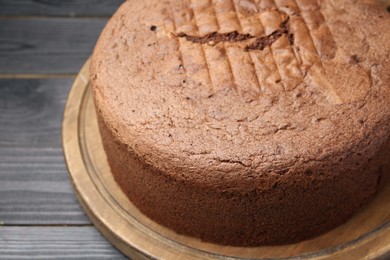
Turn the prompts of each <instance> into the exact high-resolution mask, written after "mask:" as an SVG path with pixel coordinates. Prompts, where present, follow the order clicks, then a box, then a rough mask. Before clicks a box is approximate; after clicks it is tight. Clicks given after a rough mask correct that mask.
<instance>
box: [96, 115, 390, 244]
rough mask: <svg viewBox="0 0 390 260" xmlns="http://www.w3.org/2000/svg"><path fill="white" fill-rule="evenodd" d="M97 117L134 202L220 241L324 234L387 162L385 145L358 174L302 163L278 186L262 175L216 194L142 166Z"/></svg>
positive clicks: (360, 200)
mask: <svg viewBox="0 0 390 260" xmlns="http://www.w3.org/2000/svg"><path fill="white" fill-rule="evenodd" d="M98 118H99V126H100V132H101V136H102V139H103V144H104V148H105V151H106V153H107V158H108V161H109V164H110V167H111V171H112V173H113V175H114V178H115V180H116V182H117V183H118V185H119V186H120V187H121V189H122V190H123V192H124V193H125V194H126V195H127V197H128V198H129V199H130V200H131V201H132V203H133V204H134V205H135V206H137V207H138V208H139V209H140V210H141V211H142V212H143V213H144V214H145V215H146V216H148V217H149V218H151V219H152V220H154V221H156V222H157V223H159V224H162V225H164V226H166V227H168V228H171V229H173V230H174V231H176V232H178V233H180V234H185V235H190V236H194V237H197V238H201V239H202V240H204V241H207V242H213V243H218V244H225V245H233V246H258V245H279V244H286V243H294V242H299V241H302V240H305V239H309V238H312V237H315V236H317V235H319V234H321V233H323V232H325V231H328V230H329V229H331V228H334V227H336V226H338V225H340V224H342V223H344V222H345V221H346V220H347V219H348V218H349V217H350V216H351V215H352V214H353V213H355V211H356V210H357V209H358V208H360V207H361V206H362V205H363V204H364V203H365V202H366V201H367V200H368V199H369V198H370V197H371V196H372V195H373V194H374V193H375V192H376V190H377V188H378V187H379V184H380V180H381V177H382V174H383V169H384V168H383V167H384V165H385V164H386V163H389V161H390V140H389V141H387V144H386V145H384V146H383V147H382V148H381V149H380V151H379V152H378V153H376V154H375V155H374V158H373V159H371V160H370V161H369V162H368V163H366V164H365V165H362V166H361V167H359V168H358V169H354V170H345V171H344V172H329V171H326V174H324V173H323V172H321V166H320V165H308V166H307V168H306V170H305V172H300V173H299V172H295V174H294V176H288V175H285V176H282V177H280V178H279V179H278V180H277V181H275V180H273V178H274V177H273V176H268V177H266V178H264V180H263V185H262V186H258V187H256V188H252V189H247V188H246V189H245V188H243V186H242V182H241V180H237V183H236V187H234V184H233V183H229V184H228V185H231V187H229V186H225V189H221V190H218V189H215V188H213V187H208V186H206V185H203V183H190V182H186V181H183V180H178V179H175V178H172V177H170V176H169V175H167V173H166V172H164V171H162V170H161V169H158V168H156V167H155V166H154V165H150V164H147V163H145V161H144V160H143V158H139V157H138V155H136V154H135V153H134V151H132V150H131V149H129V147H128V146H127V145H125V144H123V143H122V142H121V141H120V140H118V139H117V136H116V133H115V132H112V129H111V130H110V129H109V128H108V127H107V125H106V122H104V120H103V119H102V117H101V115H98ZM336 173H337V174H338V175H336ZM322 174H323V175H322ZM205 175H206V174H205ZM335 175H336V176H335ZM205 182H207V179H206V180H205ZM205 182H204V183H205ZM221 182H223V180H221ZM270 183H274V184H273V186H272V187H269V186H267V185H264V184H268V185H270ZM225 185H226V183H225ZM237 187H240V188H241V189H237ZM231 188H232V189H231Z"/></svg>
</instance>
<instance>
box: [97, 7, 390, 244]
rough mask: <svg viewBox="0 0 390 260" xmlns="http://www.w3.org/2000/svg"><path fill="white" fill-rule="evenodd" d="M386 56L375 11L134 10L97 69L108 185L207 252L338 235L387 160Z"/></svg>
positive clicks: (109, 34)
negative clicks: (213, 247)
mask: <svg viewBox="0 0 390 260" xmlns="http://www.w3.org/2000/svg"><path fill="white" fill-rule="evenodd" d="M389 43H390V16H389V14H388V13H387V12H386V10H385V8H383V7H382V6H381V5H380V4H378V3H377V2H376V1H371V0H365V1H356V0H343V1H336V0H326V1H325V0H317V1H316V0H181V1H174V0H164V1H160V0H143V1H127V2H125V3H124V4H123V5H122V6H121V7H120V9H119V10H118V11H117V13H116V14H115V15H114V16H113V18H112V19H111V20H110V21H109V23H108V24H107V26H106V28H105V29H104V31H103V33H102V35H101V37H100V39H99V41H98V44H97V46H96V49H95V51H94V53H93V57H92V65H91V88H92V91H93V97H94V101H95V106H96V111H97V114H98V119H99V128H100V133H101V137H102V140H103V144H104V148H105V151H106V154H107V158H108V161H109V164H110V167H111V170H112V174H113V176H114V178H115V180H116V182H117V183H118V185H119V186H120V187H121V189H122V190H123V192H124V193H125V194H126V195H127V196H128V198H129V199H130V201H131V202H132V203H133V204H134V205H136V206H137V207H138V208H139V209H140V210H141V211H142V212H143V213H144V214H145V215H147V216H148V217H149V218H151V219H153V220H154V221H156V222H158V223H160V224H162V225H164V226H167V227H169V228H171V229H173V230H174V231H176V232H178V233H182V234H186V235H190V236H195V237H198V238H201V239H202V240H205V241H210V242H214V243H220V244H228V245H237V246H256V245H270V244H284V243H292V242H296V241H300V240H303V239H308V238H310V237H313V236H316V235H318V234H321V233H323V232H325V231H327V230H329V229H331V228H333V227H336V226H337V225H340V224H342V223H343V222H345V221H346V220H347V219H348V218H349V217H350V216H351V214H353V213H354V212H355V211H356V210H357V209H358V208H359V207H360V206H361V205H362V204H364V203H365V202H366V201H367V200H368V199H369V198H370V197H371V196H372V195H373V194H374V193H375V192H376V191H377V189H378V186H379V183H380V180H381V175H382V174H383V170H382V169H383V167H382V166H383V165H384V164H385V163H386V162H388V161H389V160H390V158H389V154H390V153H389V152H390V73H389V72H390V45H389Z"/></svg>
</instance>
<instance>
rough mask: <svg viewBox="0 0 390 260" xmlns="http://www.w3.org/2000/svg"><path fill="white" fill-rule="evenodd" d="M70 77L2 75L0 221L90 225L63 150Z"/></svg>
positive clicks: (0, 93) (0, 82)
mask: <svg viewBox="0 0 390 260" xmlns="http://www.w3.org/2000/svg"><path fill="white" fill-rule="evenodd" d="M72 82H73V79H23V80H21V79H12V80H11V79H0V180H1V181H0V221H1V222H4V223H5V224H23V225H24V224H90V221H89V219H88V218H87V217H86V216H85V214H84V212H83V210H82V209H81V208H80V207H79V205H78V203H77V201H76V198H75V195H74V192H73V189H72V187H71V183H70V181H69V178H68V173H67V169H66V166H65V163H64V159H63V154H62V148H61V123H62V114H63V110H64V107H65V102H66V98H67V95H68V92H69V90H70V86H71V84H72Z"/></svg>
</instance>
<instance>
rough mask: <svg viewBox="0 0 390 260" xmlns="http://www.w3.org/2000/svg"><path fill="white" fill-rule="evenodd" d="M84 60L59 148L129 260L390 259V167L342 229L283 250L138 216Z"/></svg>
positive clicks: (79, 189) (98, 219)
mask: <svg viewBox="0 0 390 260" xmlns="http://www.w3.org/2000/svg"><path fill="white" fill-rule="evenodd" d="M88 78H89V62H87V63H86V64H85V65H84V66H83V68H82V70H81V71H80V73H79V75H78V77H77V78H76V81H75V83H74V85H73V87H72V90H71V91H70V94H69V97H68V101H67V104H66V108H65V113H64V119H63V126H62V128H63V136H62V139H63V148H64V153H65V159H66V163H67V166H68V171H69V175H70V179H71V180H72V183H73V186H74V189H75V191H76V194H77V197H78V199H79V201H80V204H81V205H82V207H83V208H84V210H85V211H86V213H87V214H88V216H89V218H90V219H91V220H92V222H93V223H94V225H95V226H96V227H97V228H98V229H99V230H100V232H101V233H102V234H103V235H104V236H105V237H106V238H107V239H108V240H109V241H110V242H111V243H112V244H113V246H115V247H116V248H117V249H119V250H120V251H121V252H122V253H124V254H125V255H127V256H129V257H131V258H134V259H150V258H152V259H294V258H299V259H373V258H378V257H383V258H385V257H386V255H387V257H390V178H389V176H388V175H390V167H387V168H386V169H385V171H384V172H385V173H388V174H387V176H384V182H383V185H382V187H381V188H380V190H379V192H378V194H377V195H376V196H375V197H374V198H373V199H372V200H371V201H370V202H369V203H368V204H367V205H365V206H364V207H363V208H362V209H361V210H360V211H359V212H358V213H357V214H355V215H354V216H353V218H351V219H350V220H349V221H348V222H347V223H345V224H344V225H342V226H340V227H338V228H336V229H334V230H332V231H330V232H328V233H325V234H323V235H321V236H319V237H316V238H314V239H311V240H307V241H304V242H300V243H296V244H291V245H285V246H263V247H249V248H244V247H230V246H220V245H216V244H211V243H205V242H202V241H201V240H199V239H195V238H192V237H188V236H184V235H179V234H176V233H175V232H173V231H171V230H169V229H167V228H165V227H163V226H160V225H159V224H157V223H155V222H153V221H152V220H150V219H149V218H148V217H146V216H145V215H143V214H142V213H141V212H140V211H139V210H138V209H137V208H136V207H135V206H134V205H133V204H132V203H131V202H130V201H129V200H128V199H127V197H126V196H125V195H124V193H123V192H122V191H121V189H120V188H119V186H118V185H117V184H116V183H115V181H114V179H113V177H112V175H111V172H110V168H109V165H108V162H107V159H106V155H105V153H104V150H103V146H102V142H101V140H100V134H99V129H98V125H97V120H96V112H95V109H94V105H93V100H92V96H91V92H90V90H89V88H88Z"/></svg>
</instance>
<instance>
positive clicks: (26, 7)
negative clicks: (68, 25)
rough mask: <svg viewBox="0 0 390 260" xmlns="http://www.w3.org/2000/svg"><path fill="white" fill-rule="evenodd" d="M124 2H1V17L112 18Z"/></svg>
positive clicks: (79, 0)
mask: <svg viewBox="0 0 390 260" xmlns="http://www.w3.org/2000/svg"><path fill="white" fill-rule="evenodd" d="M123 2H124V0H110V1H107V0H71V1H63V0H18V1H15V0H0V16H10V15H17V16H20V15H33V16H41V15H43V16H69V17H78V16H111V14H112V13H113V12H114V11H115V10H116V9H117V8H118V7H119V5H121V4H122V3H123Z"/></svg>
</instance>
